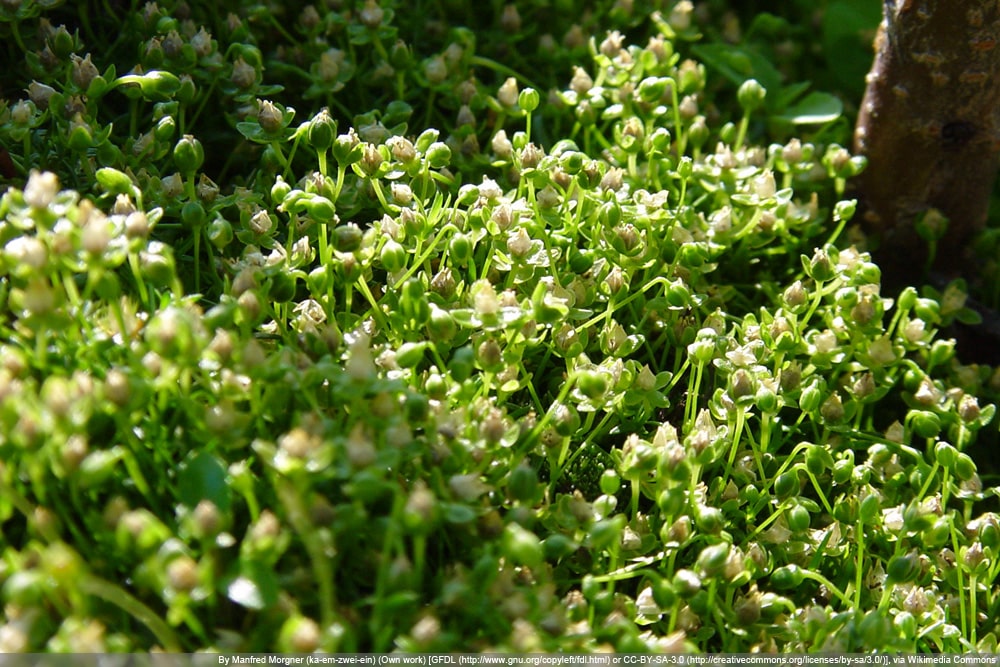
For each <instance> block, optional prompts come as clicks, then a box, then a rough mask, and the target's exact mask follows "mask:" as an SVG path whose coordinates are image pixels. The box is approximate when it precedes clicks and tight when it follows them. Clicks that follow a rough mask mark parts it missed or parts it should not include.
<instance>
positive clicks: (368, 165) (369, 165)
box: [360, 143, 385, 176]
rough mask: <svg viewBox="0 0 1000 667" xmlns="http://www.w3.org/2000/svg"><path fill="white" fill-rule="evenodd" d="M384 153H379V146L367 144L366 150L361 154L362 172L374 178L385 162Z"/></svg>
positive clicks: (365, 145)
mask: <svg viewBox="0 0 1000 667" xmlns="http://www.w3.org/2000/svg"><path fill="white" fill-rule="evenodd" d="M384 161H385V160H384V158H383V157H382V153H381V152H380V151H379V149H378V146H375V145H374V144H369V143H366V144H364V149H363V150H362V153H361V163H360V164H361V170H362V171H363V172H364V173H365V174H367V175H368V176H374V175H375V174H376V173H377V172H378V170H379V168H380V167H381V166H382V163H383V162H384Z"/></svg>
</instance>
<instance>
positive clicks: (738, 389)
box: [729, 368, 755, 402]
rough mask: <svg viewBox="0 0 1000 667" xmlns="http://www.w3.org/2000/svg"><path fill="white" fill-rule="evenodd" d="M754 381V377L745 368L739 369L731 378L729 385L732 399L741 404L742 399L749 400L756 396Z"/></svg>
mask: <svg viewBox="0 0 1000 667" xmlns="http://www.w3.org/2000/svg"><path fill="white" fill-rule="evenodd" d="M754 391H755V390H754V379H753V376H752V375H750V373H749V372H748V371H747V370H746V369H745V368H737V369H736V371H735V372H734V373H733V375H732V377H731V378H730V383H729V395H730V397H731V398H732V399H733V400H735V401H737V402H740V401H741V400H742V399H748V398H750V397H752V396H753V395H754Z"/></svg>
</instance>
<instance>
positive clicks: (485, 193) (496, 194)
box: [479, 176, 503, 201]
mask: <svg viewBox="0 0 1000 667" xmlns="http://www.w3.org/2000/svg"><path fill="white" fill-rule="evenodd" d="M479 196H480V197H482V198H483V199H487V200H490V201H492V200H494V199H499V198H500V197H502V196H503V190H501V189H500V186H499V185H497V182H496V181H494V180H493V179H491V178H487V177H485V176H483V182H482V184H480V186H479Z"/></svg>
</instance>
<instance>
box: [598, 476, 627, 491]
mask: <svg viewBox="0 0 1000 667" xmlns="http://www.w3.org/2000/svg"><path fill="white" fill-rule="evenodd" d="M621 485H622V480H621V478H620V477H619V476H618V473H617V472H615V471H614V470H605V471H604V472H603V473H601V481H600V486H601V493H606V494H608V495H614V494H616V493H618V489H620V488H621Z"/></svg>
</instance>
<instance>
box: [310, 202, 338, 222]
mask: <svg viewBox="0 0 1000 667" xmlns="http://www.w3.org/2000/svg"><path fill="white" fill-rule="evenodd" d="M306 212H307V213H308V214H309V217H310V218H312V219H313V220H315V221H316V222H319V223H321V224H328V223H330V222H333V221H334V220H336V219H337V210H336V207H335V206H334V205H333V202H332V201H330V200H329V199H327V198H326V197H322V196H320V195H313V196H312V197H310V198H309V199H308V200H307V201H306Z"/></svg>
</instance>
